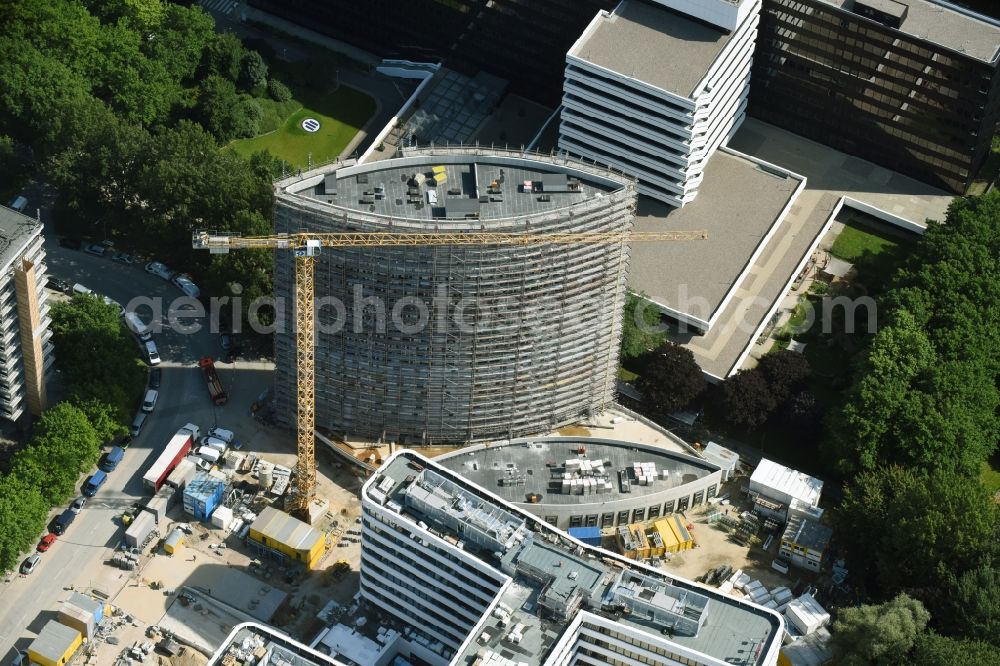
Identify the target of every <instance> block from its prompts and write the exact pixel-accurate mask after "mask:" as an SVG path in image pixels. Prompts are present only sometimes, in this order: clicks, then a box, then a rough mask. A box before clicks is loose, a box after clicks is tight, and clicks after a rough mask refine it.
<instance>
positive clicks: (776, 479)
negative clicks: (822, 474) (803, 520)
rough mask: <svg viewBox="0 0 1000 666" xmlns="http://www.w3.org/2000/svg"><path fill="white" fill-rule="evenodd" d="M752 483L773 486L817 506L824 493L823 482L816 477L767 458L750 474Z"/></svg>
mask: <svg viewBox="0 0 1000 666" xmlns="http://www.w3.org/2000/svg"><path fill="white" fill-rule="evenodd" d="M750 483H757V484H760V485H762V486H764V487H766V488H772V489H774V490H777V491H778V492H780V493H784V494H785V495H788V496H789V497H791V498H793V499H796V500H798V501H800V502H802V503H803V504H807V505H809V506H817V505H818V504H819V496H820V495H821V494H822V493H823V482H822V481H820V480H819V479H817V478H816V477H814V476H809V475H808V474H806V473H805V472H800V471H798V470H796V469H792V468H790V467H785V466H784V465H779V464H778V463H776V462H774V461H772V460H768V459H767V458H761V460H760V464H759V465H757V469H755V470H754V471H753V474H751V475H750Z"/></svg>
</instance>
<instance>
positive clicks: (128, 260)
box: [111, 252, 135, 266]
mask: <svg viewBox="0 0 1000 666" xmlns="http://www.w3.org/2000/svg"><path fill="white" fill-rule="evenodd" d="M111 261H114V262H116V263H119V264H125V265H126V266H131V265H132V264H134V263H135V257H133V256H132V255H131V254H126V253H124V252H115V253H114V254H113V255H111Z"/></svg>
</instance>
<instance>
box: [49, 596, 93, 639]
mask: <svg viewBox="0 0 1000 666" xmlns="http://www.w3.org/2000/svg"><path fill="white" fill-rule="evenodd" d="M56 617H57V618H58V619H59V623H60V624H63V625H65V626H67V627H70V628H71V629H76V630H77V631H79V632H80V635H81V636H83V637H84V638H85V639H87V640H90V639H91V638H93V637H94V634H95V633H96V632H97V622H95V621H94V614H93V613H90V612H87V611H85V610H83V609H80V608H77V607H75V606H67V605H66V604H63V606H62V607H61V608H60V609H59V613H58V614H57V615H56Z"/></svg>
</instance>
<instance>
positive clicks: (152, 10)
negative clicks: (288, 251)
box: [0, 0, 281, 293]
mask: <svg viewBox="0 0 1000 666" xmlns="http://www.w3.org/2000/svg"><path fill="white" fill-rule="evenodd" d="M0 52H2V53H4V57H3V58H2V59H0V137H2V136H9V137H11V138H12V139H14V140H15V141H18V142H20V143H22V144H25V145H27V146H30V147H31V148H32V150H33V154H34V155H35V157H36V159H38V160H40V161H42V162H43V164H39V165H38V166H40V167H41V166H44V170H45V173H46V174H47V176H48V178H49V179H50V181H51V182H52V184H53V185H55V186H56V190H57V192H58V194H59V200H58V202H57V204H58V208H57V213H58V216H57V220H56V226H57V228H58V230H59V231H61V232H62V233H66V234H68V235H80V236H87V237H91V238H101V234H103V233H104V231H105V230H106V231H107V233H108V234H109V235H110V236H111V237H113V238H114V239H115V240H116V241H118V242H119V244H120V245H123V246H129V247H132V248H134V249H135V250H138V251H140V252H145V253H149V254H154V255H157V256H158V257H159V258H161V259H163V260H164V261H166V262H168V263H171V262H173V263H174V265H182V266H183V267H184V269H185V270H186V271H187V272H190V273H191V274H192V275H193V276H194V277H195V279H196V280H198V281H199V282H201V283H202V285H203V286H205V287H208V288H209V289H214V288H217V287H219V282H220V281H219V280H216V279H215V275H216V273H217V272H218V271H219V270H221V272H223V273H226V274H227V275H229V276H230V279H229V282H233V281H235V280H234V279H232V278H231V276H232V274H233V273H236V272H237V271H238V269H240V268H241V267H246V266H248V265H249V267H250V268H251V269H252V270H250V271H248V272H247V273H246V274H245V275H244V276H243V277H241V279H240V281H241V282H243V283H244V286H245V287H246V288H247V290H248V291H251V292H255V293H268V292H269V291H270V284H271V272H270V270H269V268H270V255H265V254H262V255H259V256H255V257H254V258H253V259H249V260H247V259H242V258H237V255H235V254H234V255H232V256H231V257H210V256H208V255H207V254H205V255H202V253H194V252H193V251H192V250H191V249H190V232H191V230H192V229H193V228H195V227H202V228H204V227H205V226H207V227H209V228H213V229H223V230H229V231H236V232H240V233H244V234H247V233H267V232H269V231H270V226H269V225H268V224H267V221H268V220H269V219H270V213H271V197H272V192H271V178H272V176H273V175H274V169H273V166H274V161H273V160H272V159H271V158H269V157H263V158H257V159H256V161H253V160H251V161H248V160H246V159H244V158H242V157H240V156H239V155H237V154H235V153H233V152H230V151H220V150H219V146H220V143H225V142H228V141H229V140H230V139H232V138H234V137H237V136H249V135H252V134H254V133H256V132H257V131H258V128H259V125H260V121H261V117H262V109H261V107H260V103H259V102H258V101H257V100H255V99H251V98H250V97H248V96H247V95H246V94H245V93H243V92H238V91H237V89H236V87H235V84H236V83H237V82H242V83H243V84H245V85H247V86H249V87H259V88H260V89H261V90H260V91H259V94H261V95H265V94H266V93H267V89H266V85H267V75H268V72H267V65H266V63H265V62H264V61H263V59H262V58H261V57H260V55H259V54H258V53H256V52H248V51H247V50H246V49H245V48H244V47H243V45H242V44H241V43H240V41H239V39H237V38H236V37H234V36H233V35H216V34H215V32H214V25H213V21H212V18H211V17H210V16H209V15H207V14H206V13H205V12H204V11H202V9H201V8H200V7H198V6H190V7H185V6H182V5H180V4H176V3H172V2H162V1H161V0H86V1H85V2H81V1H79V0H13V1H11V2H6V3H2V5H0ZM276 84H277V82H276ZM277 85H280V84H277ZM278 90H279V94H281V89H280V88H278ZM198 122H201V123H203V124H204V125H203V126H202V125H199V124H197V123H198ZM206 129H207V130H208V132H206V131H205V130H206ZM262 165H265V166H264V168H261V167H262ZM210 268H211V270H210ZM206 291H207V290H206Z"/></svg>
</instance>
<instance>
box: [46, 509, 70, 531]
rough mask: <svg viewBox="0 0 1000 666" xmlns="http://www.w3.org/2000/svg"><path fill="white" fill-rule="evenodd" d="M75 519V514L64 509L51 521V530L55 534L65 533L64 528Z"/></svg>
mask: <svg viewBox="0 0 1000 666" xmlns="http://www.w3.org/2000/svg"><path fill="white" fill-rule="evenodd" d="M74 520H76V514H75V513H73V512H72V511H70V510H69V509H66V510H65V511H63V512H62V513H60V514H59V515H58V516H56V519H55V520H53V521H52V531H53V532H54V533H55V534H65V532H66V529H67V528H69V526H70V525H72V524H73V521H74Z"/></svg>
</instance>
